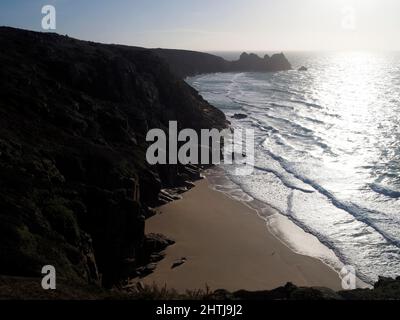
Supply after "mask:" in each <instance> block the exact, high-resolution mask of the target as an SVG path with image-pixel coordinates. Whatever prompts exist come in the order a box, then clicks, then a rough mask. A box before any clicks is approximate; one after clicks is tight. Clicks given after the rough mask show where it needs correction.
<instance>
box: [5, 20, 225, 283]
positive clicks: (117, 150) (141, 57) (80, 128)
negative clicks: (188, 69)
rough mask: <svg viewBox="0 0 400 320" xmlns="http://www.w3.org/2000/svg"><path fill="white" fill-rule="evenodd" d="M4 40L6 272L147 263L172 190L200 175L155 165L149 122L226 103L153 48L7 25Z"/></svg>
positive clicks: (105, 275) (97, 277)
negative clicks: (152, 227)
mask: <svg viewBox="0 0 400 320" xmlns="http://www.w3.org/2000/svg"><path fill="white" fill-rule="evenodd" d="M0 47H1V48H3V49H5V48H6V50H1V51H0V65H1V68H0V274H4V275H11V276H18V277H20V276H32V277H35V276H39V275H40V272H41V268H42V266H43V265H47V264H50V265H54V266H55V267H56V269H57V274H58V276H59V277H60V278H63V279H68V280H69V281H75V282H83V283H85V282H88V281H89V282H93V283H100V282H102V283H103V285H105V286H111V285H112V284H113V283H116V282H117V281H119V279H120V278H121V277H125V276H127V273H129V272H132V273H133V274H135V270H137V269H138V268H141V267H143V265H146V264H148V263H149V262H151V260H152V259H153V260H154V259H155V258H156V257H155V256H153V257H151V254H152V252H149V251H152V250H153V249H152V248H155V247H157V245H156V244H155V243H156V242H157V241H159V242H160V245H161V244H165V240H163V239H161V238H157V237H156V239H154V238H153V240H152V241H150V242H149V240H148V238H146V237H145V234H144V224H145V218H146V217H148V216H151V215H152V214H154V212H153V211H152V209H151V208H152V207H154V206H156V205H158V204H159V194H160V191H161V190H162V189H164V188H171V187H174V188H178V187H187V186H188V182H187V181H188V180H191V179H193V178H196V177H198V176H199V174H198V168H196V167H189V166H188V167H184V166H180V165H175V166H168V165H166V166H158V167H156V166H150V165H148V164H147V162H146V160H145V151H146V149H147V146H148V145H147V143H146V142H145V135H146V133H147V130H148V129H150V128H161V129H165V128H167V126H168V121H170V120H175V121H177V122H178V125H179V127H180V128H193V129H196V130H199V129H201V128H222V127H225V126H226V119H225V116H224V114H223V113H222V112H220V111H219V110H217V109H215V108H214V107H212V106H211V105H209V104H208V103H207V102H206V101H205V100H203V99H202V98H201V96H200V95H199V94H198V93H197V92H196V91H195V90H194V89H192V88H191V87H190V86H188V85H187V84H186V83H185V82H184V81H182V80H181V79H180V78H179V77H176V76H175V75H174V74H172V73H171V72H170V67H169V66H168V65H167V64H166V63H165V62H164V61H163V60H162V59H160V58H159V57H158V56H157V55H155V54H154V53H152V52H150V51H147V50H143V49H137V48H131V47H126V46H118V45H103V44H98V43H93V42H85V41H79V40H75V39H72V38H69V37H64V36H60V35H57V34H44V33H37V32H30V31H23V30H18V29H13V28H5V27H1V28H0ZM150 244H151V245H150Z"/></svg>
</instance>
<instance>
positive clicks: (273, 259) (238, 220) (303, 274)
mask: <svg viewBox="0 0 400 320" xmlns="http://www.w3.org/2000/svg"><path fill="white" fill-rule="evenodd" d="M158 211H159V214H157V215H155V216H154V217H152V218H150V219H149V220H148V221H147V223H146V232H147V233H150V232H152V233H162V234H165V235H166V236H168V237H170V238H171V239H173V240H175V241H176V243H175V244H174V245H172V246H170V247H169V248H167V250H166V252H165V253H166V257H165V259H163V260H162V261H161V262H159V264H158V266H157V268H156V270H155V272H154V273H152V274H151V275H149V276H147V277H146V278H144V279H142V282H144V283H146V284H150V285H151V284H153V283H155V284H157V285H158V286H164V285H167V287H169V288H174V289H176V290H178V291H180V292H184V291H185V290H187V289H190V290H194V289H204V288H205V286H206V285H207V286H208V287H209V288H210V289H212V290H215V289H219V288H224V289H227V290H231V291H234V290H240V289H246V290H264V289H273V288H276V287H278V286H281V285H284V284H286V283H287V282H292V283H294V284H296V285H298V286H323V287H328V288H332V289H334V290H339V289H341V286H340V278H339V276H338V274H337V273H336V272H335V271H334V270H333V269H331V268H330V267H328V266H327V265H325V264H324V263H322V262H321V261H320V260H318V259H315V258H311V257H307V256H303V255H299V254H297V253H294V252H293V251H291V250H290V249H289V248H288V247H287V246H285V245H284V244H283V243H282V242H281V241H280V240H278V239H277V238H276V237H275V236H274V235H272V233H270V232H269V231H268V228H267V226H266V222H265V221H264V220H263V219H261V218H260V217H258V216H257V214H256V212H255V211H253V210H252V209H250V208H249V207H247V206H246V205H244V204H242V203H241V202H238V201H235V200H232V199H231V198H229V197H228V196H226V195H225V194H223V193H221V192H217V191H214V190H212V189H211V188H210V187H209V184H208V181H207V180H206V179H205V180H202V181H199V182H197V183H196V187H195V188H193V189H192V190H190V191H189V192H187V193H185V194H184V196H183V199H182V200H178V201H174V202H172V203H169V204H167V205H165V206H163V207H160V208H159V210H158ZM183 257H184V258H186V259H187V260H186V262H185V263H184V264H183V265H181V266H178V267H176V268H171V266H172V265H173V263H174V262H175V261H176V260H179V259H181V258H183Z"/></svg>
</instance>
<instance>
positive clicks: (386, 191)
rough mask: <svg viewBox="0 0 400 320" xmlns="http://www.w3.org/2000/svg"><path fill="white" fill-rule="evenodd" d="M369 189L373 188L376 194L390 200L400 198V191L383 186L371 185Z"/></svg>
mask: <svg viewBox="0 0 400 320" xmlns="http://www.w3.org/2000/svg"><path fill="white" fill-rule="evenodd" d="M369 187H370V188H371V190H373V191H374V192H376V193H379V194H382V195H384V196H387V197H390V198H395V199H397V198H400V191H398V190H394V189H391V188H389V187H387V186H384V185H382V184H379V183H371V184H370V185H369Z"/></svg>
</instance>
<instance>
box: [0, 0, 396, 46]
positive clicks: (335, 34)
mask: <svg viewBox="0 0 400 320" xmlns="http://www.w3.org/2000/svg"><path fill="white" fill-rule="evenodd" d="M47 4H51V5H54V6H55V7H56V11H57V29H56V30H55V31H54V32H57V33H60V34H68V35H69V36H71V37H74V38H79V39H83V40H92V41H98V42H104V43H121V44H126V45H135V46H142V47H148V48H154V47H163V48H178V49H187V50H196V51H207V52H212V51H214V52H215V51H243V50H248V51H250V50H251V51H286V52H288V51H347V50H351V51H354V50H356V51H364V50H379V51H399V50H400V40H398V37H397V33H398V30H400V19H398V12H400V2H399V1H396V0H381V1H378V0H331V1H321V0H302V1H298V0H267V1H266V0H249V1H242V0H229V1H212V0H204V1H202V2H201V3H200V2H199V1H197V2H194V1H183V0H171V1H162V0H150V1H146V2H144V1H137V0H133V1H128V0H117V1H114V2H113V3H109V2H107V1H93V0H88V1H85V2H84V3H77V2H73V1H70V0H51V1H50V0H48V1H39V0H30V1H26V0H21V1H10V0H5V1H2V3H1V4H0V25H6V26H11V27H17V28H24V29H30V30H36V31H43V30H42V29H41V19H42V17H43V15H42V14H41V8H42V6H44V5H47Z"/></svg>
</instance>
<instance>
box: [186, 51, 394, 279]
mask: <svg viewBox="0 0 400 320" xmlns="http://www.w3.org/2000/svg"><path fill="white" fill-rule="evenodd" d="M214 54H217V55H219V56H222V57H224V58H226V59H228V60H233V59H237V58H238V57H239V55H240V53H235V52H229V53H228V52H220V53H214ZM258 54H260V56H262V55H263V54H265V53H264V52H263V53H258ZM285 55H286V57H287V58H288V60H289V61H290V62H291V64H292V66H293V70H290V71H282V72H274V73H252V72H248V73H247V72H243V73H215V74H205V75H198V76H195V77H190V78H187V79H186V81H187V82H188V83H189V84H190V85H191V86H193V87H194V88H195V89H197V90H198V91H199V93H200V94H201V95H202V96H203V97H204V98H205V99H206V100H207V101H208V102H210V103H211V104H212V105H214V106H215V107H217V108H219V109H220V110H222V111H223V112H224V113H225V114H226V116H227V118H228V119H229V121H231V123H232V127H233V128H244V129H245V128H251V129H254V130H255V168H254V172H253V173H252V174H251V175H247V176H236V175H234V174H233V171H232V166H220V167H219V168H218V170H219V172H220V173H221V172H222V173H223V174H222V175H223V176H224V177H225V178H226V179H223V180H218V181H219V182H218V181H217V182H215V187H216V188H217V189H218V188H219V190H220V191H224V192H227V193H229V194H230V195H233V196H236V198H238V199H240V200H242V201H244V202H247V203H249V204H251V205H252V206H254V207H255V208H256V209H258V214H259V215H260V217H262V218H265V219H266V220H267V221H269V219H270V215H271V214H270V213H271V212H274V215H273V217H275V218H274V219H275V220H272V219H271V220H270V223H269V224H267V227H268V225H269V227H271V228H273V227H274V226H275V231H276V234H279V235H280V236H282V237H283V238H284V239H283V241H285V242H286V243H287V244H289V245H291V246H293V247H294V249H295V250H296V251H298V252H299V253H301V254H307V255H311V256H315V257H316V258H319V259H321V260H323V261H324V262H325V263H327V264H328V265H331V266H332V267H334V268H336V269H339V266H340V265H350V266H354V268H355V270H356V272H357V276H358V277H359V278H360V279H361V280H362V281H364V282H365V283H368V284H372V283H374V282H375V281H376V280H377V279H378V277H379V276H385V277H395V276H400V53H395V52H387V53H385V52H324V53H322V52H290V53H285ZM301 66H305V67H307V69H308V70H307V71H298V70H297V69H298V68H299V67H301ZM236 113H242V114H246V115H247V118H245V119H240V120H236V119H233V118H232V115H234V114H236ZM286 220H287V221H290V223H291V224H293V227H289V228H286V231H284V230H277V229H276V228H278V229H279V226H278V225H277V223H275V224H274V223H273V221H282V223H281V225H283V226H284V225H288V223H283V221H286ZM296 229H301V230H302V232H303V233H305V234H307V235H310V236H312V237H313V238H315V239H317V240H318V241H317V242H318V243H319V244H321V245H323V246H324V247H326V248H327V249H328V251H327V252H328V253H326V252H325V253H323V252H324V251H321V250H314V249H313V248H314V247H315V243H316V241H314V242H313V241H301V240H298V239H296V234H297V233H296V232H295V230H296ZM292 231H293V232H292ZM329 252H330V253H329ZM338 261H340V264H339V263H338Z"/></svg>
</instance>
